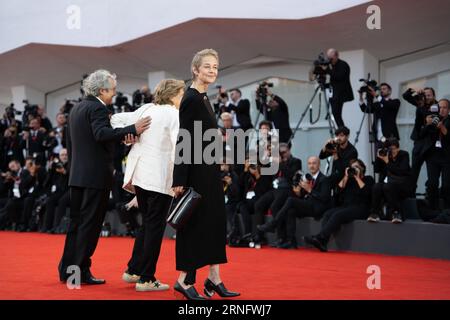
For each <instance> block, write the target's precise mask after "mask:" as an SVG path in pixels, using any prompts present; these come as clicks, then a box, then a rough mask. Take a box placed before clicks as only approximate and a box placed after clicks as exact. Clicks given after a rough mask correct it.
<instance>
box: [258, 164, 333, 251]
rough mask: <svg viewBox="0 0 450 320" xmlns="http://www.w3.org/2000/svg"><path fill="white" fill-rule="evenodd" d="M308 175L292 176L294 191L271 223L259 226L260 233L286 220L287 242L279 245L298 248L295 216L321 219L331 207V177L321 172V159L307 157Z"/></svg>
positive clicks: (284, 247) (283, 247) (272, 228)
mask: <svg viewBox="0 0 450 320" xmlns="http://www.w3.org/2000/svg"><path fill="white" fill-rule="evenodd" d="M308 170H309V174H305V175H303V174H302V173H297V174H296V175H295V176H294V178H293V188H292V191H293V193H294V195H292V196H290V197H289V198H288V199H287V201H286V203H285V204H284V205H283V207H282V208H281V209H280V211H278V214H277V216H276V217H275V218H274V219H273V220H272V221H270V222H268V223H266V224H264V225H260V226H258V230H259V231H260V232H273V231H275V228H276V227H277V226H278V225H280V224H281V223H283V222H284V223H286V241H285V242H284V243H282V244H280V245H279V246H278V247H279V248H282V249H294V248H297V240H296V235H295V234H296V218H304V217H314V218H315V219H317V220H318V219H320V218H321V217H322V214H323V213H324V212H325V211H326V210H327V209H328V208H329V207H330V206H331V187H330V181H329V178H328V177H326V176H325V175H324V174H322V173H321V172H320V159H319V158H318V157H309V158H308Z"/></svg>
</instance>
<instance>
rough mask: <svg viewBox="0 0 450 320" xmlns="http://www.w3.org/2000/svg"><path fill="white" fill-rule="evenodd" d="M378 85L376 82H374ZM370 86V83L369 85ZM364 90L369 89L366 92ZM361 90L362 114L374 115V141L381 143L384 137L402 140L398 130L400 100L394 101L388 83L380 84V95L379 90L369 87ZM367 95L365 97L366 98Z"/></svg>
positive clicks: (360, 105) (360, 103)
mask: <svg viewBox="0 0 450 320" xmlns="http://www.w3.org/2000/svg"><path fill="white" fill-rule="evenodd" d="M374 83H375V85H376V82H374ZM369 84H370V83H369ZM363 88H367V89H366V90H364V89H363ZM361 89H362V90H359V107H360V108H361V111H362V112H366V113H372V114H373V115H374V119H373V124H372V134H373V140H371V141H377V142H380V141H381V140H382V138H383V137H385V138H391V137H394V138H397V139H399V140H400V137H399V134H398V129H397V122H396V119H397V113H398V110H399V109H400V100H399V99H392V98H391V93H392V88H391V86H390V85H389V84H387V83H381V84H380V88H379V89H380V94H378V93H377V90H376V89H377V88H376V87H373V86H370V85H367V86H364V87H362V88H361ZM364 94H365V97H364Z"/></svg>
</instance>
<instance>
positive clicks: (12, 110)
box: [5, 103, 22, 119]
mask: <svg viewBox="0 0 450 320" xmlns="http://www.w3.org/2000/svg"><path fill="white" fill-rule="evenodd" d="M5 113H6V117H8V118H9V119H13V118H14V117H15V116H16V115H21V114H22V111H19V110H17V109H16V108H14V103H11V104H10V105H9V107H6V109H5Z"/></svg>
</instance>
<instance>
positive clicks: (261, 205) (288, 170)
mask: <svg viewBox="0 0 450 320" xmlns="http://www.w3.org/2000/svg"><path fill="white" fill-rule="evenodd" d="M279 152H280V155H279V157H274V160H275V161H278V162H279V169H278V172H277V173H276V174H275V176H274V179H273V182H272V185H273V190H271V191H269V192H267V193H265V194H264V195H263V196H262V197H261V198H260V199H259V200H258V201H257V202H256V203H255V215H256V216H257V217H261V218H260V220H261V219H262V218H263V217H264V214H265V213H266V212H267V211H268V210H270V212H271V213H272V216H273V217H276V216H277V214H278V211H279V210H280V209H281V208H282V207H283V205H284V204H285V203H286V200H287V198H288V197H289V196H290V195H293V194H292V193H293V191H292V184H293V178H294V176H295V174H296V172H298V171H299V170H302V161H301V160H300V159H298V158H295V157H293V156H292V154H291V148H290V146H289V145H288V144H287V143H280V145H279ZM277 235H278V238H279V243H282V242H284V240H285V239H286V226H285V225H284V224H282V225H279V226H278V229H277Z"/></svg>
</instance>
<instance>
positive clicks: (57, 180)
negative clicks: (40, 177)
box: [40, 149, 69, 232]
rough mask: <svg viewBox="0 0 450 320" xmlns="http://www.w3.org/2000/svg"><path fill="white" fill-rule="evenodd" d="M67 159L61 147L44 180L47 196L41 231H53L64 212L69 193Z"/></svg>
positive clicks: (65, 152) (65, 151)
mask: <svg viewBox="0 0 450 320" xmlns="http://www.w3.org/2000/svg"><path fill="white" fill-rule="evenodd" d="M67 161H68V156H67V149H62V150H61V151H60V152H59V158H55V159H54V160H53V162H52V166H51V168H50V170H49V177H48V179H47V182H46V187H47V189H48V191H47V192H48V198H47V201H46V210H45V213H44V218H43V223H42V225H41V230H40V231H41V232H55V231H56V229H57V227H58V226H59V224H60V222H61V219H62V217H63V216H64V214H65V212H66V208H67V206H68V201H67V200H68V195H69V186H68V182H69V177H68V162H67ZM55 213H56V214H55Z"/></svg>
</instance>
